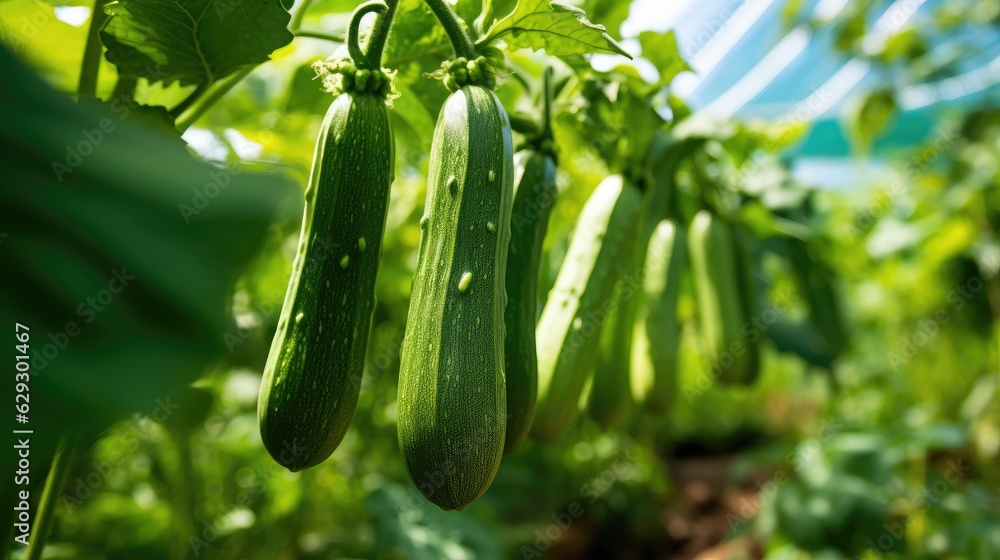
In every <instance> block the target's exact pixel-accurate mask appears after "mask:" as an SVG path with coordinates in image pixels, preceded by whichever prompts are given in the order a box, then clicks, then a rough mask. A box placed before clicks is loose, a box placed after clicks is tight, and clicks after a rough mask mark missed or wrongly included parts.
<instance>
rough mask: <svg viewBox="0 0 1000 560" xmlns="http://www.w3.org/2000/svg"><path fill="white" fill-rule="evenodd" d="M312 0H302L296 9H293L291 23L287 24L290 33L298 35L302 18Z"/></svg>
mask: <svg viewBox="0 0 1000 560" xmlns="http://www.w3.org/2000/svg"><path fill="white" fill-rule="evenodd" d="M312 1H313V0H302V4H300V5H299V7H298V9H296V10H295V15H293V16H292V21H291V23H289V24H288V29H289V30H291V32H292V33H294V34H296V35H298V30H299V27H301V26H302V18H304V17H305V16H306V12H307V11H308V10H309V5H310V4H312Z"/></svg>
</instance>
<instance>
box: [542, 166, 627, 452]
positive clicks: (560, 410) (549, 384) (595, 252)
mask: <svg viewBox="0 0 1000 560" xmlns="http://www.w3.org/2000/svg"><path fill="white" fill-rule="evenodd" d="M641 206H642V194H641V193H640V192H639V189H638V188H637V187H636V186H635V185H634V184H632V183H631V182H628V181H626V180H624V179H623V178H622V177H621V176H620V175H612V176H610V177H608V178H606V179H605V180H604V181H602V182H601V184H600V185H598V187H597V188H596V189H595V190H594V192H593V194H591V196H590V198H589V199H587V203H586V204H585V205H584V207H583V211H582V212H581V213H580V217H579V218H578V219H577V222H576V228H575V230H574V232H573V235H572V238H571V239H570V243H569V248H568V250H567V253H566V258H565V260H564V261H563V264H562V266H561V267H560V268H559V274H558V275H557V277H556V283H555V286H554V287H553V288H552V291H551V293H550V294H549V298H548V301H547V302H546V303H545V307H544V308H543V309H542V314H541V318H540V319H539V322H538V326H537V329H536V336H537V346H538V403H537V406H536V410H535V420H534V423H533V424H532V428H531V436H532V438H534V439H535V440H538V441H551V440H554V439H555V438H557V437H559V435H560V434H562V433H563V432H564V431H565V430H566V427H567V426H568V425H569V422H570V421H571V420H572V419H573V415H574V414H575V413H576V410H577V405H578V402H579V400H580V392H581V391H582V390H583V385H584V382H585V381H586V379H587V375H588V374H589V373H590V372H591V370H592V369H593V367H594V360H595V358H596V354H597V346H598V345H597V343H598V341H599V339H600V333H601V327H602V326H603V324H604V322H605V321H606V319H607V317H608V312H609V310H610V307H611V296H612V293H613V290H614V286H615V283H616V282H617V281H618V279H619V278H620V277H621V274H622V271H623V268H624V266H625V262H624V260H623V259H622V258H621V257H622V255H625V254H627V253H628V250H629V248H630V247H631V244H632V243H633V241H634V239H635V233H636V224H637V222H638V221H639V217H640V215H641V212H640V210H641Z"/></svg>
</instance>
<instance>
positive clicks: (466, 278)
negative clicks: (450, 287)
mask: <svg viewBox="0 0 1000 560" xmlns="http://www.w3.org/2000/svg"><path fill="white" fill-rule="evenodd" d="M470 284H472V273H471V272H466V273H465V274H463V275H462V279H461V280H459V281H458V291H459V293H462V294H464V293H465V292H466V291H467V290H468V289H469V285H470Z"/></svg>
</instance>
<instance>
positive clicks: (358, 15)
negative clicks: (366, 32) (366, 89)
mask: <svg viewBox="0 0 1000 560" xmlns="http://www.w3.org/2000/svg"><path fill="white" fill-rule="evenodd" d="M388 11H389V7H388V6H387V5H386V4H385V2H383V1H382V0H369V1H368V2H365V3H364V4H361V5H360V6H358V7H357V8H355V9H354V13H353V14H351V24H350V26H348V28H347V51H348V52H349V53H350V54H351V59H353V60H354V65H355V66H357V68H358V69H359V70H372V69H378V68H379V66H375V67H374V68H373V66H372V63H371V61H370V60H369V59H368V57H367V56H366V55H365V53H364V51H362V50H361V43H360V41H359V40H358V32H359V29H360V28H361V20H362V19H364V17H365V16H366V15H368V14H370V13H372V12H377V13H379V14H384V13H386V12H388Z"/></svg>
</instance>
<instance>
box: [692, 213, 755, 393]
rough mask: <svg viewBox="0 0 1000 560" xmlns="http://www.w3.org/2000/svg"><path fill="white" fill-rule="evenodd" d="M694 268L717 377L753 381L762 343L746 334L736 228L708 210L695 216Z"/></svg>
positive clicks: (705, 337)
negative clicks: (733, 229) (748, 338)
mask: <svg viewBox="0 0 1000 560" xmlns="http://www.w3.org/2000/svg"><path fill="white" fill-rule="evenodd" d="M688 248H689V251H690V256H691V273H692V279H693V281H694V286H695V295H696V300H697V304H698V325H699V328H700V331H701V342H702V349H703V350H704V352H705V354H706V356H707V358H708V360H709V364H710V373H711V375H712V377H713V378H716V379H719V380H720V381H722V382H723V383H749V382H750V381H752V380H753V378H754V377H755V376H756V374H757V369H758V361H759V360H758V358H757V352H756V348H755V347H754V346H752V345H751V344H750V343H749V342H748V340H747V337H746V336H744V334H743V326H744V325H745V324H746V321H747V319H748V318H749V317H748V316H747V315H746V312H747V304H748V302H747V301H745V300H746V297H745V295H744V292H745V290H746V288H745V286H746V284H744V283H743V282H741V281H740V279H739V277H738V276H739V274H741V273H742V272H744V271H745V267H744V266H743V265H742V264H741V263H740V262H738V261H737V259H738V258H739V255H738V253H737V249H736V247H735V240H734V238H733V234H732V230H730V228H729V226H728V225H726V223H725V222H723V221H722V220H720V219H718V218H717V217H715V216H713V215H712V214H711V213H709V212H708V211H706V210H702V211H699V212H698V213H697V214H695V216H694V218H693V219H692V221H691V226H690V228H689V235H688Z"/></svg>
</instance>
